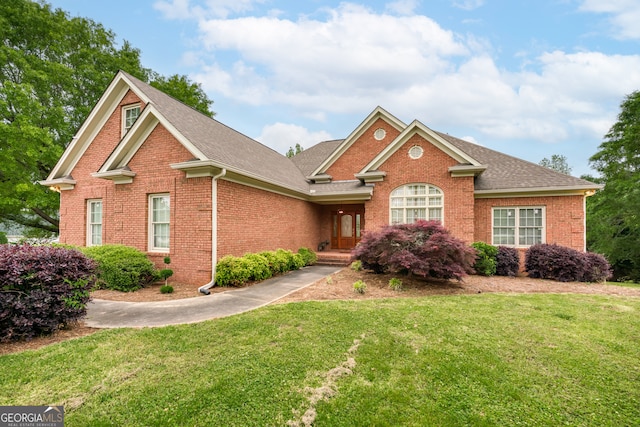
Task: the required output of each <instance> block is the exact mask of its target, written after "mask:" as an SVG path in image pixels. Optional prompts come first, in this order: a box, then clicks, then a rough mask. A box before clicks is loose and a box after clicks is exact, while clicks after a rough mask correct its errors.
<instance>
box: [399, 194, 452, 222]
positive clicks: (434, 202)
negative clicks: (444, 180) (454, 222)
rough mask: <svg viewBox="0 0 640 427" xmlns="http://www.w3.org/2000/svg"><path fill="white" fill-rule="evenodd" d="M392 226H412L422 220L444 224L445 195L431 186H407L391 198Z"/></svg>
mask: <svg viewBox="0 0 640 427" xmlns="http://www.w3.org/2000/svg"><path fill="white" fill-rule="evenodd" d="M389 206H390V209H391V224H411V223H413V222H416V221H418V220H420V219H424V220H436V221H440V222H443V215H442V212H443V207H444V194H443V193H442V190H440V189H439V188H438V187H434V186H433V185H429V184H407V185H403V186H402V187H398V188H396V189H395V190H393V191H392V192H391V196H390V197H389Z"/></svg>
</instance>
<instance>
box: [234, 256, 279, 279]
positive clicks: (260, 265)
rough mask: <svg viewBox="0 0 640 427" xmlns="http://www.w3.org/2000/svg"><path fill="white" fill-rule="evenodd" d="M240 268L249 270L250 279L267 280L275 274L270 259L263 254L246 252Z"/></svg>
mask: <svg viewBox="0 0 640 427" xmlns="http://www.w3.org/2000/svg"><path fill="white" fill-rule="evenodd" d="M240 265H241V267H240V268H246V269H247V270H249V280H265V279H268V278H269V277H271V276H273V272H272V271H271V267H270V265H269V261H268V260H267V258H265V257H264V256H263V255H261V254H245V255H244V256H243V257H242V259H241V260H240Z"/></svg>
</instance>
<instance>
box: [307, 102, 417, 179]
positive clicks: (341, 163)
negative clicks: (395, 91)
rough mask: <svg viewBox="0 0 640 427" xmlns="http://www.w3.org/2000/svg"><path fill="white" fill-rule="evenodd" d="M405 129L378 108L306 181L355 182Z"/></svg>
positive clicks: (400, 122)
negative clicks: (361, 171) (370, 163)
mask: <svg viewBox="0 0 640 427" xmlns="http://www.w3.org/2000/svg"><path fill="white" fill-rule="evenodd" d="M405 127H406V125H405V124H404V123H403V122H402V121H400V120H399V119H398V118H396V117H394V116H393V115H391V114H390V113H388V112H387V111H386V110H384V109H383V108H382V107H377V108H376V109H375V110H373V111H372V112H371V114H369V115H368V116H367V117H366V118H365V119H364V121H363V122H362V123H360V125H359V126H358V127H357V128H356V129H355V130H354V131H353V132H352V133H351V134H350V135H349V136H348V137H347V138H346V139H345V140H344V141H343V142H342V143H341V144H340V145H339V146H338V147H337V148H336V149H335V150H334V151H333V152H332V153H331V154H330V155H329V157H327V158H326V159H325V160H324V161H323V162H322V163H321V164H320V165H319V166H318V167H317V168H316V169H315V170H314V171H313V172H312V173H311V174H310V175H309V176H307V179H309V180H310V181H312V182H314V183H327V182H331V181H345V180H353V179H355V174H356V173H357V172H358V171H359V170H360V169H361V168H362V167H363V166H364V165H366V164H367V163H368V162H369V161H370V160H371V159H372V158H373V157H375V156H376V154H378V153H379V152H380V150H382V149H383V148H384V147H385V146H387V145H388V144H389V142H390V141H391V140H393V139H394V138H395V137H396V136H397V135H399V134H400V133H401V132H402V130H403V129H404V128H405Z"/></svg>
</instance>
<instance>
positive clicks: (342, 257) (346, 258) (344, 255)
mask: <svg viewBox="0 0 640 427" xmlns="http://www.w3.org/2000/svg"><path fill="white" fill-rule="evenodd" d="M316 255H317V256H318V260H317V261H316V264H317V265H335V266H347V265H349V264H351V252H349V251H347V252H339V251H322V252H316Z"/></svg>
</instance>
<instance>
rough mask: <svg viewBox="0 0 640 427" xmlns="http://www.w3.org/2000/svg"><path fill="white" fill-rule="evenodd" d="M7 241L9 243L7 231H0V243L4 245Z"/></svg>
mask: <svg viewBox="0 0 640 427" xmlns="http://www.w3.org/2000/svg"><path fill="white" fill-rule="evenodd" d="M7 243H9V239H8V238H7V233H5V232H4V231H0V245H6V244H7Z"/></svg>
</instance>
